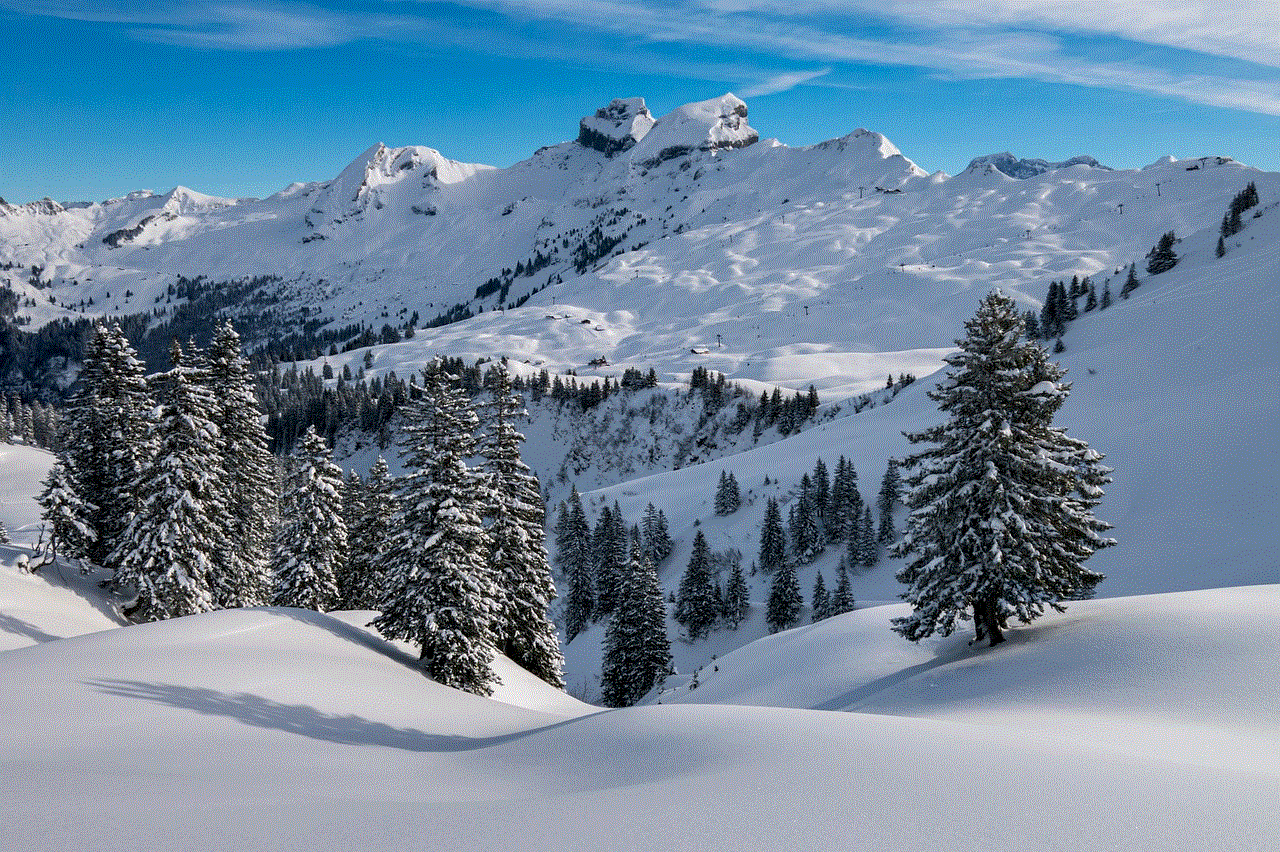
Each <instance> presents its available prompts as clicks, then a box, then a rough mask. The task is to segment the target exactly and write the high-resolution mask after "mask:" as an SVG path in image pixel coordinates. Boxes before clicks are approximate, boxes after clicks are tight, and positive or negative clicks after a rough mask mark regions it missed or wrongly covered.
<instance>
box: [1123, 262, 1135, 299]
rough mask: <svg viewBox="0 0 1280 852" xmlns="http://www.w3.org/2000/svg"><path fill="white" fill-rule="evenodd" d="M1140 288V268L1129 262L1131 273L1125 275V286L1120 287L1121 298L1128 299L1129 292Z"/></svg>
mask: <svg viewBox="0 0 1280 852" xmlns="http://www.w3.org/2000/svg"><path fill="white" fill-rule="evenodd" d="M1137 289H1138V270H1137V268H1136V266H1135V265H1134V264H1132V263H1131V264H1129V274H1128V275H1127V276H1125V279H1124V286H1123V287H1121V288H1120V298H1121V299H1127V298H1129V294H1130V293H1132V292H1133V291H1134V290H1137Z"/></svg>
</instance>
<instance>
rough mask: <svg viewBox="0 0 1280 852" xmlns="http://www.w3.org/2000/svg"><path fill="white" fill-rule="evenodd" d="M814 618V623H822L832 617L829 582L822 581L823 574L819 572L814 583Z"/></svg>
mask: <svg viewBox="0 0 1280 852" xmlns="http://www.w3.org/2000/svg"><path fill="white" fill-rule="evenodd" d="M812 609H813V618H812V620H813V621H814V622H818V621H822V619H824V618H829V617H830V616H831V596H830V595H829V594H828V593H827V582H826V580H824V579H822V572H821V571H819V572H818V576H817V579H815V580H814V581H813V603H812Z"/></svg>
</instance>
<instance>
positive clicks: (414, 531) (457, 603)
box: [373, 361, 500, 695]
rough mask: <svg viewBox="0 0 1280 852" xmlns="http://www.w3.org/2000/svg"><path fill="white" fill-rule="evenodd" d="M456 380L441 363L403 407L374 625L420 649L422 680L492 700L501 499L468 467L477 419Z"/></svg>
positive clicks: (426, 372)
mask: <svg viewBox="0 0 1280 852" xmlns="http://www.w3.org/2000/svg"><path fill="white" fill-rule="evenodd" d="M455 381H456V377H455V376H453V375H451V374H450V373H448V372H446V371H445V369H444V368H443V365H442V364H441V363H440V362H439V361H437V362H435V363H433V364H432V365H431V366H430V367H428V368H427V369H425V370H423V388H422V392H421V396H420V397H419V398H417V399H414V400H411V401H410V402H409V403H408V404H407V405H406V406H405V407H404V423H403V427H402V432H403V435H404V440H405V446H404V448H403V450H402V452H401V455H402V457H403V458H404V460H405V466H406V469H407V470H408V471H409V472H407V473H406V474H405V476H403V477H402V478H401V479H400V480H399V481H398V484H399V488H398V492H397V493H398V499H399V507H400V510H399V514H398V515H397V518H396V525H395V533H394V534H393V536H392V538H391V542H390V547H389V549H388V553H387V572H386V581H385V583H384V586H383V590H382V594H381V596H380V597H379V602H378V608H379V609H380V610H381V614H380V615H379V616H378V617H377V618H375V619H374V620H373V626H374V627H375V628H377V630H378V631H379V632H380V633H382V635H383V636H386V637H387V638H389V639H403V640H405V641H408V642H413V643H415V644H417V645H418V646H419V648H421V655H420V656H421V661H422V668H423V671H424V672H425V673H426V674H427V675H429V676H430V677H432V678H434V679H435V680H437V681H438V682H440V683H442V684H445V685H446V686H452V687H454V688H456V689H461V690H465V691H467V692H473V693H475V694H477V695H489V694H490V693H491V692H492V691H493V685H494V683H495V682H496V681H497V675H495V674H494V672H493V659H494V654H495V651H496V649H495V641H496V635H495V628H496V626H497V622H498V619H499V617H500V599H499V591H498V589H497V584H496V582H495V578H494V576H493V573H492V571H491V569H490V567H489V564H488V559H489V551H490V541H489V536H488V535H487V534H486V532H485V530H484V526H483V524H482V521H481V518H480V513H481V511H483V509H484V507H485V506H487V505H492V504H493V503H494V502H495V500H494V498H493V496H492V495H491V494H488V493H486V488H485V485H486V483H485V481H484V480H485V478H484V477H483V476H482V475H481V473H480V472H479V471H477V470H474V469H473V468H470V467H468V466H467V463H466V461H465V460H466V459H468V458H470V457H471V456H473V455H474V454H475V450H476V438H475V429H476V426H477V422H478V418H477V416H476V412H475V405H474V404H473V403H472V401H471V398H470V397H469V396H468V395H467V394H466V393H465V392H464V391H462V390H461V389H460V388H458V387H456V385H455Z"/></svg>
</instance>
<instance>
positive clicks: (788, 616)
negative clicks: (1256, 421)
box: [765, 563, 804, 633]
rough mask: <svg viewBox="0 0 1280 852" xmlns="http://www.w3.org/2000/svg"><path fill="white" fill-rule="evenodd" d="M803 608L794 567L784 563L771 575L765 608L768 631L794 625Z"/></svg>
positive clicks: (774, 631) (784, 628)
mask: <svg viewBox="0 0 1280 852" xmlns="http://www.w3.org/2000/svg"><path fill="white" fill-rule="evenodd" d="M803 608H804V598H803V597H801V596H800V583H799V581H798V580H797V579H796V569H795V568H793V567H792V566H791V564H790V563H786V564H784V565H783V566H782V567H781V568H779V569H778V572H777V573H776V574H774V575H773V585H772V586H771V587H770V588H769V607H768V609H767V610H765V620H766V621H767V622H769V632H770V633H777V632H778V631H779V630H786V629H787V628H788V627H792V626H794V625H795V623H796V622H797V621H799V619H800V610H801V609H803Z"/></svg>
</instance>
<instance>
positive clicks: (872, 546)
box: [858, 505, 880, 568]
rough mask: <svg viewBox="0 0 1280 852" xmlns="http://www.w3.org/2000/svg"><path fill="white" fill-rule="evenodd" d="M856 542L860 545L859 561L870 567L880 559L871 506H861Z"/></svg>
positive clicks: (865, 566)
mask: <svg viewBox="0 0 1280 852" xmlns="http://www.w3.org/2000/svg"><path fill="white" fill-rule="evenodd" d="M858 543H859V545H860V546H861V551H860V555H861V557H862V558H861V560H860V561H861V563H862V566H863V567H864V568H870V567H871V566H873V565H875V564H876V563H877V562H879V561H880V547H879V545H878V544H877V543H876V528H875V525H874V524H873V523H872V521H871V506H870V505H864V506H863V507H862V521H861V523H859V524H858Z"/></svg>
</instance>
